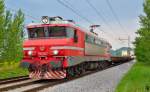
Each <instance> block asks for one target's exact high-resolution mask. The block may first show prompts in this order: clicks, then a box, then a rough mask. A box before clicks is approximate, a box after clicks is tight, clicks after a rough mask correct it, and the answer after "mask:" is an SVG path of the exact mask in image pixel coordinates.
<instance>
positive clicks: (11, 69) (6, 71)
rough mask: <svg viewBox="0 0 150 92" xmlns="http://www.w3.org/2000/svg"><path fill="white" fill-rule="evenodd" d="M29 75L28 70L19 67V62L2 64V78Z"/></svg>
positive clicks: (0, 67) (0, 68)
mask: <svg viewBox="0 0 150 92" xmlns="http://www.w3.org/2000/svg"><path fill="white" fill-rule="evenodd" d="M24 75H28V70H27V69H23V68H21V67H19V63H11V64H1V65H0V79H5V78H11V77H17V76H24Z"/></svg>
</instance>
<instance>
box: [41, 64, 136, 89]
mask: <svg viewBox="0 0 150 92" xmlns="http://www.w3.org/2000/svg"><path fill="white" fill-rule="evenodd" d="M133 64H134V61H132V62H128V63H125V64H122V65H119V66H116V67H113V68H110V69H106V70H103V71H100V72H97V73H94V74H91V75H88V76H85V77H82V78H79V79H77V80H74V81H70V82H67V83H63V84H60V85H56V86H53V87H49V88H46V89H44V90H42V91H40V92H113V91H114V90H115V87H116V86H117V84H118V83H119V81H120V79H121V78H122V76H123V75H124V74H125V73H126V72H127V71H128V70H129V69H130V68H131V67H132V65H133Z"/></svg>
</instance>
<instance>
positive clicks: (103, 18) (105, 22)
mask: <svg viewBox="0 0 150 92" xmlns="http://www.w3.org/2000/svg"><path fill="white" fill-rule="evenodd" d="M86 1H87V4H88V5H89V6H90V7H91V8H92V9H93V10H94V11H95V13H96V14H97V15H98V17H99V19H101V20H102V21H103V22H104V24H105V25H107V27H109V29H110V30H112V27H111V26H110V24H109V23H108V22H107V21H106V19H105V17H103V16H102V14H101V13H100V12H99V11H98V9H97V8H96V7H95V6H94V5H93V4H92V3H91V2H90V1H89V0H86ZM112 32H113V31H112ZM113 34H114V32H113Z"/></svg>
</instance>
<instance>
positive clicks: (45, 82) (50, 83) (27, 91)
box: [0, 63, 123, 92]
mask: <svg viewBox="0 0 150 92" xmlns="http://www.w3.org/2000/svg"><path fill="white" fill-rule="evenodd" d="M120 64H123V63H116V64H113V65H111V66H109V67H106V68H103V69H101V70H104V69H108V68H111V67H114V66H117V65H120ZM98 71H100V70H95V71H87V72H85V73H83V74H81V75H80V76H76V77H70V78H67V79H61V80H23V81H25V82H22V81H19V83H17V82H18V81H16V83H15V81H13V82H14V84H13V85H9V86H4V87H1V85H0V92H2V91H9V90H15V89H18V88H21V87H25V86H32V87H29V88H27V89H25V88H23V90H21V91H22V92H37V91H39V90H42V89H44V88H48V87H52V86H55V85H57V84H61V83H66V82H69V81H73V80H76V79H79V78H82V77H84V76H86V75H90V74H93V73H96V72H98ZM26 78H27V77H26ZM16 79H17V78H16ZM27 79H29V78H27ZM14 80H15V79H14ZM7 83H9V82H7ZM5 84H6V83H5ZM10 84H12V83H11V82H10ZM36 84H40V85H38V86H33V85H36Z"/></svg>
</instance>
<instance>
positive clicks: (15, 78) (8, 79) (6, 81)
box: [0, 76, 29, 85]
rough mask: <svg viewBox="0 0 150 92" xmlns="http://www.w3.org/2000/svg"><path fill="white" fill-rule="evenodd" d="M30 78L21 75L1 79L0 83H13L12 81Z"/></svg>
mask: <svg viewBox="0 0 150 92" xmlns="http://www.w3.org/2000/svg"><path fill="white" fill-rule="evenodd" d="M28 79H29V77H28V76H19V77H13V78H7V79H1V80H0V85H3V84H7V83H12V82H18V81H23V80H28Z"/></svg>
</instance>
